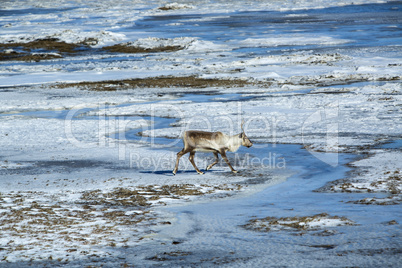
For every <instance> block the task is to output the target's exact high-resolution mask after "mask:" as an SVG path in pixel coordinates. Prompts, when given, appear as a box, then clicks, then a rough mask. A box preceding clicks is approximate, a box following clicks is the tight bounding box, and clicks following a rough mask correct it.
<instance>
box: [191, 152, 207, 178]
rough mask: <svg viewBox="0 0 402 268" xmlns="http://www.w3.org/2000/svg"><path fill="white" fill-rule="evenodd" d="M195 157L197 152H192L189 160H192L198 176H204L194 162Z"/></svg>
mask: <svg viewBox="0 0 402 268" xmlns="http://www.w3.org/2000/svg"><path fill="white" fill-rule="evenodd" d="M194 155H195V151H192V152H190V156H189V157H188V159H189V160H190V163H191V164H192V165H193V167H194V168H195V170H196V171H197V173H198V174H200V175H202V174H204V172H202V171H201V170H199V169H198V167H197V166H196V165H195V162H194Z"/></svg>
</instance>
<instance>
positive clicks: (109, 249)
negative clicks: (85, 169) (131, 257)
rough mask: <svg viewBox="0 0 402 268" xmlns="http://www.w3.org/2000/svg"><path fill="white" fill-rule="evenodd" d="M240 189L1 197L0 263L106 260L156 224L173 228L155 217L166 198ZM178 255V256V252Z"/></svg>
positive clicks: (188, 187)
mask: <svg viewBox="0 0 402 268" xmlns="http://www.w3.org/2000/svg"><path fill="white" fill-rule="evenodd" d="M239 189H240V186H238V185H220V186H219V185H218V186H208V185H192V184H180V185H146V186H138V187H135V188H134V187H133V188H122V187H120V188H115V189H112V190H109V191H102V190H92V191H83V192H78V193H73V192H65V193H59V194H48V193H45V192H32V191H27V192H10V193H0V240H2V241H8V243H6V244H2V245H1V246H0V260H2V261H4V262H7V261H8V260H9V259H10V260H11V259H13V260H16V259H17V260H19V261H33V260H40V259H52V260H58V259H60V260H62V261H63V262H66V263H68V262H69V261H74V260H77V259H80V258H82V257H83V256H85V257H94V258H102V257H110V256H112V254H114V252H115V251H114V249H113V248H116V247H127V246H133V245H136V244H138V243H140V242H141V241H142V240H144V239H147V238H148V237H149V235H151V234H152V233H153V231H152V230H153V229H152V228H153V227H154V226H157V225H166V224H171V222H170V221H168V220H167V219H165V218H161V215H159V214H156V213H154V212H153V208H154V207H155V206H161V205H165V203H164V202H161V199H162V198H163V199H164V200H163V201H166V200H167V199H171V200H175V201H176V202H182V201H185V200H187V199H188V198H190V197H192V196H202V195H207V194H213V193H215V192H220V191H227V194H230V192H233V191H237V190H239ZM177 254H179V253H177Z"/></svg>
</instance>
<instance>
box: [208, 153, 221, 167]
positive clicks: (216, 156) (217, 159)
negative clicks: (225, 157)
mask: <svg viewBox="0 0 402 268" xmlns="http://www.w3.org/2000/svg"><path fill="white" fill-rule="evenodd" d="M214 155H215V162H213V163H212V164H210V165H209V166H207V170H210V169H211V168H212V167H213V166H215V165H216V164H217V163H218V162H219V156H218V152H214Z"/></svg>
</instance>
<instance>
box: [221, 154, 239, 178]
mask: <svg viewBox="0 0 402 268" xmlns="http://www.w3.org/2000/svg"><path fill="white" fill-rule="evenodd" d="M220 153H221V155H222V158H223V160H225V162H226V164H228V166H229V167H230V169H231V170H232V172H233V173H237V170H235V169H234V168H233V167H232V165H231V164H230V162H229V159H228V158H227V157H226V152H225V150H221V151H220Z"/></svg>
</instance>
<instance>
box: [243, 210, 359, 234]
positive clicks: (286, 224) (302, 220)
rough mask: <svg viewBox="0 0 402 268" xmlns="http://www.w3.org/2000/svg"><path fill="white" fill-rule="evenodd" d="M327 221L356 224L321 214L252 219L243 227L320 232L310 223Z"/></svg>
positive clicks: (267, 230) (342, 218)
mask: <svg viewBox="0 0 402 268" xmlns="http://www.w3.org/2000/svg"><path fill="white" fill-rule="evenodd" d="M326 220H339V221H340V224H339V225H354V222H352V221H351V220H349V219H347V218H345V217H338V216H330V215H328V214H326V213H321V214H317V215H313V216H302V217H283V218H277V217H266V218H262V219H252V220H250V221H249V222H248V223H247V224H246V225H244V226H243V227H244V228H246V229H250V230H254V231H260V232H269V231H280V230H288V231H306V230H314V231H316V230H319V229H321V228H319V227H311V225H310V223H312V222H320V221H326Z"/></svg>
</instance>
